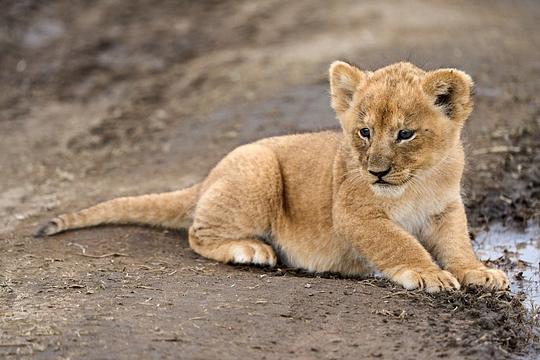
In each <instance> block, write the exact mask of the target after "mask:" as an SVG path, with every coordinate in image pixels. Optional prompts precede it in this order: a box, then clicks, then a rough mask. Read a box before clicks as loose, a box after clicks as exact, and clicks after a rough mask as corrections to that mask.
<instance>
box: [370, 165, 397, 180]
mask: <svg viewBox="0 0 540 360" xmlns="http://www.w3.org/2000/svg"><path fill="white" fill-rule="evenodd" d="M391 169H392V168H391V167H389V168H388V169H386V170H383V171H372V170H368V171H369V173H370V174H371V175H375V176H376V177H378V178H379V179H382V178H383V177H384V176H386V175H388V173H389V172H390V170H391Z"/></svg>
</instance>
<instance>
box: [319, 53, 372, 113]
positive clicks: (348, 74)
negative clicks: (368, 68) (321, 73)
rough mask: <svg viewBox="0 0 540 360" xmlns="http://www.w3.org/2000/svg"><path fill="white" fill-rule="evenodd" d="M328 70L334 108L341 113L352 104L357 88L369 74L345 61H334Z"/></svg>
mask: <svg viewBox="0 0 540 360" xmlns="http://www.w3.org/2000/svg"><path fill="white" fill-rule="evenodd" d="M328 72H329V75H330V95H331V97H332V99H331V104H332V109H334V111H335V112H336V113H337V114H339V113H342V112H344V111H346V110H347V109H348V108H349V107H350V106H351V103H352V99H353V95H354V92H355V90H356V88H357V87H358V85H360V84H361V83H362V82H363V81H365V80H366V78H367V75H366V73H364V72H363V71H361V70H360V69H358V68H357V67H355V66H353V65H350V64H347V63H346V62H343V61H334V62H333V63H332V65H330V69H329V71H328Z"/></svg>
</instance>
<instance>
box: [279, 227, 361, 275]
mask: <svg viewBox="0 0 540 360" xmlns="http://www.w3.org/2000/svg"><path fill="white" fill-rule="evenodd" d="M272 241H273V245H274V246H275V248H276V250H277V251H278V254H279V257H280V261H282V262H283V263H284V264H286V265H287V266H290V267H296V268H301V269H304V270H307V271H310V272H335V273H341V274H345V275H363V274H367V273H370V272H371V269H370V267H369V265H368V264H367V263H366V262H365V261H364V260H363V259H362V258H361V257H360V256H359V255H358V254H357V253H356V251H355V250H354V249H353V248H352V246H351V245H350V243H348V242H346V241H342V240H340V239H337V238H336V237H334V236H333V235H332V234H330V233H329V232H328V233H326V234H325V233H318V234H317V233H315V232H311V231H297V232H294V233H293V232H291V233H286V232H281V233H278V234H274V237H273V240H272Z"/></svg>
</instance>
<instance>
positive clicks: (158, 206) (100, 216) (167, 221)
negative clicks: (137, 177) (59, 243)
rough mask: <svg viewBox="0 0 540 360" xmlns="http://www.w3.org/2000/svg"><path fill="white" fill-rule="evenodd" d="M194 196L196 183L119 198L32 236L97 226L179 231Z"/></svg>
mask: <svg viewBox="0 0 540 360" xmlns="http://www.w3.org/2000/svg"><path fill="white" fill-rule="evenodd" d="M198 197H199V184H197V185H193V186H191V187H189V188H186V189H183V190H179V191H173V192H167V193H161V194H149V195H142V196H129V197H121V198H117V199H113V200H109V201H105V202H103V203H100V204H97V205H95V206H92V207H90V208H87V209H84V210H81V211H79V212H75V213H69V214H63V215H60V216H58V217H56V218H54V219H52V220H50V221H48V222H47V223H45V224H43V225H41V226H39V227H38V229H37V230H36V232H35V233H34V236H46V235H54V234H58V233H59V232H62V231H66V230H71V229H79V228H84V227H89V226H96V225H100V224H145V225H155V226H163V227H168V228H181V227H183V226H185V225H186V223H188V221H189V220H190V218H191V216H192V214H193V211H194V209H195V205H196V203H197V199H198Z"/></svg>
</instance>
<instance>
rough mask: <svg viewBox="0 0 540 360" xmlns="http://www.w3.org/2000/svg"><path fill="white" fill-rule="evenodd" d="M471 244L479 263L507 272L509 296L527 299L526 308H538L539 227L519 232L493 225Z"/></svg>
mask: <svg viewBox="0 0 540 360" xmlns="http://www.w3.org/2000/svg"><path fill="white" fill-rule="evenodd" d="M473 244H474V247H475V250H476V253H477V254H478V256H479V257H480V258H481V259H482V260H491V261H493V262H494V263H495V264H497V266H499V268H500V269H502V270H504V271H506V273H507V274H508V277H509V279H510V288H511V290H512V292H513V293H516V294H517V293H524V294H525V295H526V296H527V300H526V301H525V305H526V306H527V307H529V308H530V307H532V305H533V304H534V305H535V306H540V227H538V226H529V227H528V228H527V230H526V231H524V232H520V231H516V230H511V229H508V228H505V227H504V226H502V225H501V224H495V225H492V226H490V229H489V231H483V232H481V233H479V234H477V236H476V240H475V241H474V242H473Z"/></svg>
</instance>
